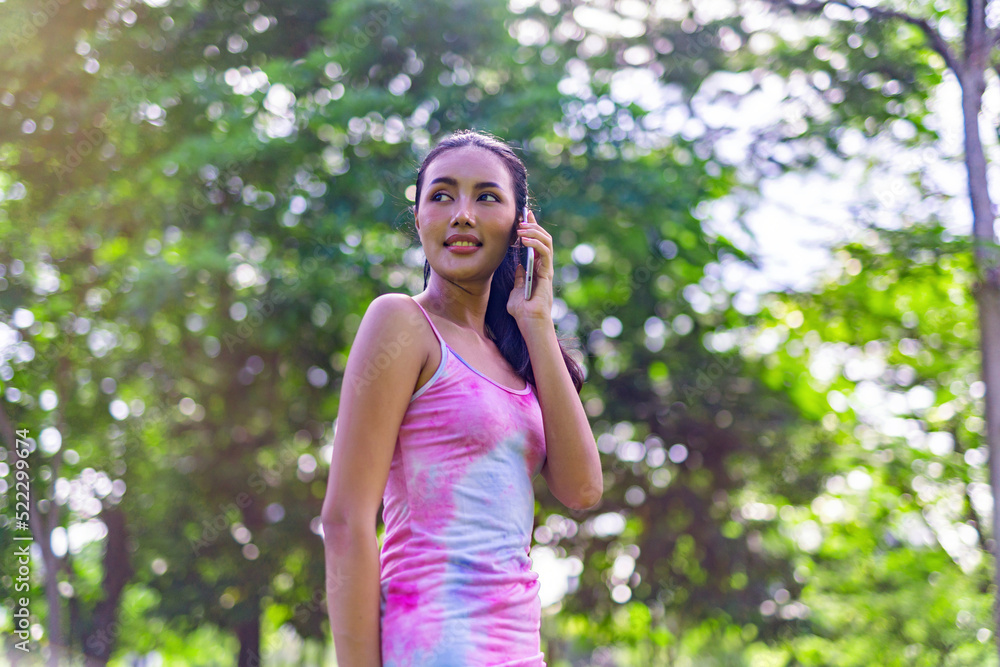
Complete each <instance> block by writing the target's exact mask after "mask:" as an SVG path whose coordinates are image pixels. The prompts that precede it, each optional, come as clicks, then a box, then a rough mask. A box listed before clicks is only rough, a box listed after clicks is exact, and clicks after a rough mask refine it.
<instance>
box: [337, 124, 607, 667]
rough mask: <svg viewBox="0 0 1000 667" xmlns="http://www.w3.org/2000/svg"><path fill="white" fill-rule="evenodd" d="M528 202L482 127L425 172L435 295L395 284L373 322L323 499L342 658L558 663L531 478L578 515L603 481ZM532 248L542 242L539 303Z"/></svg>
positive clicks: (426, 233)
mask: <svg viewBox="0 0 1000 667" xmlns="http://www.w3.org/2000/svg"><path fill="white" fill-rule="evenodd" d="M527 196H528V186H527V171H526V170H525V167H524V164H523V163H522V162H521V160H520V159H519V158H518V157H517V156H516V155H515V154H514V152H513V151H512V150H511V149H510V147H509V146H507V145H506V144H505V143H503V142H500V141H498V140H496V139H495V138H493V137H491V136H489V135H485V134H482V133H477V132H468V131H466V132H459V133H456V134H454V135H452V136H451V137H448V138H447V139H445V140H444V141H442V142H441V143H440V144H438V145H437V146H436V147H435V148H434V149H433V150H432V151H431V152H430V153H429V154H428V155H427V157H426V158H425V159H424V161H423V163H422V164H421V166H420V169H419V171H418V172H417V184H416V198H415V204H414V207H413V213H414V226H415V227H416V229H417V233H418V234H419V237H420V243H421V245H422V246H423V249H424V254H425V256H426V258H427V263H426V264H425V266H424V291H423V292H421V293H420V294H418V295H417V296H416V297H410V296H407V295H405V294H384V295H382V296H380V297H378V298H376V299H375V300H374V301H372V303H371V305H370V306H369V307H368V310H367V312H366V313H365V316H364V318H363V319H362V322H361V325H360V327H359V329H358V332H357V335H356V337H355V339H354V344H353V347H352V348H351V353H350V356H349V358H348V362H347V367H346V369H345V371H344V381H343V389H342V392H341V401H340V408H339V412H338V419H337V430H336V434H335V437H334V445H333V459H332V461H331V465H330V477H329V482H328V485H327V493H326V498H325V501H324V504H323V528H324V543H325V546H326V570H327V604H328V607H329V615H330V623H331V627H332V630H333V637H334V644H335V647H336V652H337V661H338V664H340V665H343V666H344V667H365V666H369V665H372V666H378V665H385V667H400V666H403V665H413V666H443V665H456V666H457V665H462V666H463V667H468V666H472V665H505V666H507V667H529V666H530V667H538V666H544V665H545V661H544V654H543V653H542V652H541V651H540V650H539V623H540V612H541V603H540V600H539V598H538V583H537V575H536V574H535V573H534V572H533V571H532V570H531V560H530V558H529V557H528V549H529V547H530V543H531V531H532V524H533V519H534V494H533V490H532V485H531V480H532V478H533V477H534V475H535V474H537V473H538V472H541V473H542V475H543V476H544V478H545V480H546V483H547V484H548V486H549V489H550V490H551V491H552V493H553V495H554V496H555V497H556V498H558V499H559V500H560V502H562V503H564V504H565V505H566V506H567V507H570V508H572V509H588V508H590V507H593V506H594V505H595V504H597V502H598V501H599V500H600V497H601V494H602V492H603V482H602V476H601V464H600V458H599V456H598V452H597V446H596V443H595V442H594V436H593V433H592V432H591V430H590V425H589V423H588V421H587V416H586V413H585V412H584V410H583V405H582V404H581V402H580V397H579V391H580V389H581V387H582V384H583V374H582V372H581V370H580V368H579V366H578V365H577V364H576V363H575V362H574V361H573V360H572V359H571V358H570V357H569V356H568V355H567V354H566V352H565V350H563V348H562V346H561V344H560V343H559V341H558V339H557V337H556V332H555V327H554V325H553V322H552V276H553V274H554V270H553V261H552V255H553V253H552V237H551V236H550V235H549V233H548V232H546V231H545V230H544V229H542V227H541V226H540V225H539V224H538V222H537V221H536V220H535V218H534V215H533V214H531V215H529V216H528V220H527V221H524V220H521V219H520V218H521V216H520V215H519V212H520V211H521V210H522V207H524V206H525V204H526V202H527ZM521 243H523V244H525V245H527V246H530V247H533V248H534V249H535V254H536V259H535V282H534V287H533V290H532V294H531V295H530V298H529V299H528V300H525V298H524V275H525V270H524V267H523V266H521V264H520V262H519V261H518V258H519V252H520V244H521ZM473 362H474V364H475V365H472V364H473ZM383 501H384V509H383V513H382V516H383V520H384V523H385V526H386V532H385V540H384V543H383V545H382V548H381V552H379V546H378V541H377V537H376V518H377V517H376V514H377V512H378V509H379V505H380V503H382V502H383Z"/></svg>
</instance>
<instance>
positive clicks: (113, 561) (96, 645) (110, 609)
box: [83, 507, 134, 667]
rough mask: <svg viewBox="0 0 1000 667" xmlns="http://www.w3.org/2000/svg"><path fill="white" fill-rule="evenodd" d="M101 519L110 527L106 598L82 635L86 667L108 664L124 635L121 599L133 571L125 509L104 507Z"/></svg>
mask: <svg viewBox="0 0 1000 667" xmlns="http://www.w3.org/2000/svg"><path fill="white" fill-rule="evenodd" d="M101 520H102V521H103V522H104V524H105V525H106V526H107V527H108V537H107V541H106V542H105V545H104V563H103V567H104V580H103V582H102V586H101V587H102V588H103V589H104V599H102V600H101V601H100V602H98V603H97V604H96V605H95V606H94V613H93V625H92V629H91V630H90V631H89V632H87V633H86V636H85V637H83V653H84V656H85V659H86V662H85V665H86V667H102V666H103V665H106V664H108V660H109V659H110V658H111V652H112V651H113V650H114V647H115V643H116V640H117V638H118V637H119V636H121V631H120V628H119V626H118V621H117V616H118V603H119V601H120V600H121V596H122V591H123V590H124V589H125V585H126V584H127V583H128V581H129V579H131V578H132V574H133V573H134V571H133V569H132V564H131V563H130V562H129V557H128V530H127V528H126V525H125V513H124V512H122V511H121V509H119V508H117V507H116V508H112V509H105V510H104V511H102V512H101Z"/></svg>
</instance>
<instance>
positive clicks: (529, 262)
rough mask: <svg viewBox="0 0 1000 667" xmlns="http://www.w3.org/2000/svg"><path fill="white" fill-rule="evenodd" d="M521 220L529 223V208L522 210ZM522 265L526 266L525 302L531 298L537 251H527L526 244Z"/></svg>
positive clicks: (528, 249) (522, 244) (529, 248)
mask: <svg viewBox="0 0 1000 667" xmlns="http://www.w3.org/2000/svg"><path fill="white" fill-rule="evenodd" d="M521 219H522V220H524V221H525V222H527V221H528V207H527V206H525V207H524V208H523V209H522V210H521ZM521 263H522V265H523V266H524V300H525V301H527V300H529V299H530V298H531V287H532V284H533V283H534V280H535V249H534V248H532V247H530V246H529V247H528V248H527V251H526V250H525V246H524V242H523V241H522V243H521Z"/></svg>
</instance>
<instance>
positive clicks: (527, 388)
mask: <svg viewBox="0 0 1000 667" xmlns="http://www.w3.org/2000/svg"><path fill="white" fill-rule="evenodd" d="M410 298H411V299H413V297H412V296H411V297H410ZM413 303H415V304H417V306H418V307H419V308H420V310H422V311H423V313H424V317H425V318H427V323H428V324H430V325H431V329H432V330H433V331H434V335H435V336H437V339H438V341H440V343H441V345H442V349H443V348H444V347H447V348H448V350H449V351H450V352H451V353H452V354H454V355H455V358H456V359H458V360H459V361H461V362H462V363H463V364H464V365H465V367H466V368H468V369H469V370H470V371H472V372H473V373H475V374H476V375H478V376H479V377H481V378H483V379H484V380H486V381H487V382H489V383H490V384H493V385H496V386H497V387H500V388H501V389H503V390H504V391H506V392H509V393H511V394H518V395H524V394H527V393H529V392H530V391H531V383H530V382H528V381H527V380H525V381H524V389H512V388H511V387H508V386H506V385H502V384H500V383H499V382H497V381H496V380H494V379H493V378H491V377H489V376H487V375H485V374H483V373H481V372H480V371H478V370H477V369H476V368H474V367H473V366H472V364H470V363H469V362H468V361H466V360H465V359H463V358H462V355H460V354H459V353H458V352H456V351H455V350H454V348H452V346H451V345H448V341H446V340H445V339H444V336H442V335H441V332H439V331H438V329H437V327H436V326H434V322H432V321H431V318H430V315H429V314H428V313H427V311H426V310H425V309H424V307H423V306H421V305H420V302H419V301H417V300H416V299H413ZM444 361H445V360H444V357H442V358H441V364H444ZM431 380H433V378H431ZM431 380H428V382H427V384H430V382H431Z"/></svg>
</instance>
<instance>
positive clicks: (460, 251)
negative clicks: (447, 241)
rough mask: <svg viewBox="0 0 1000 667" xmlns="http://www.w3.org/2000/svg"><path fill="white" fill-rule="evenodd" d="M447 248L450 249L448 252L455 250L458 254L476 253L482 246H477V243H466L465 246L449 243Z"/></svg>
mask: <svg viewBox="0 0 1000 667" xmlns="http://www.w3.org/2000/svg"><path fill="white" fill-rule="evenodd" d="M445 248H447V249H448V252H453V253H455V254H456V255H471V254H472V253H474V252H476V251H477V250H479V248H480V246H477V245H473V246H468V245H465V246H454V245H447V246H445Z"/></svg>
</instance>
